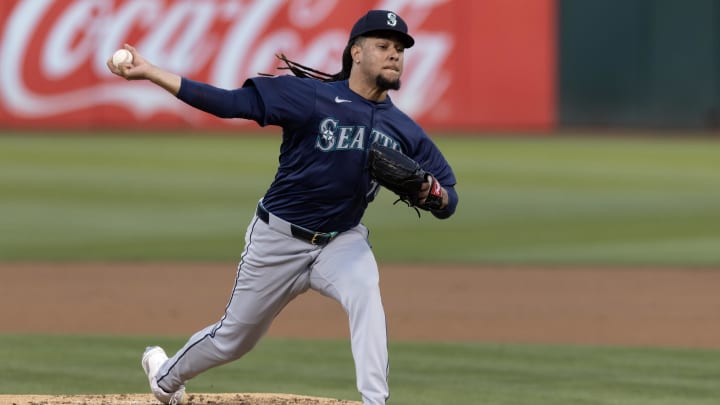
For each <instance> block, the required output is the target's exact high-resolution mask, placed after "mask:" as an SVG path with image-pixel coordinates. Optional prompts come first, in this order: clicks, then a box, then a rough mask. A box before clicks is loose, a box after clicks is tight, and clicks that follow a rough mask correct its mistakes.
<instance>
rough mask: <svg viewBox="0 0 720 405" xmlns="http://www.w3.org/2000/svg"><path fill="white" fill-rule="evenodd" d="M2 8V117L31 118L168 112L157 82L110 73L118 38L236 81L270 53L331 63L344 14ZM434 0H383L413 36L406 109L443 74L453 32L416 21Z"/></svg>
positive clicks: (211, 77) (433, 98)
mask: <svg viewBox="0 0 720 405" xmlns="http://www.w3.org/2000/svg"><path fill="white" fill-rule="evenodd" d="M11 3H12V4H14V6H5V7H3V8H2V10H7V11H2V12H3V13H8V14H7V15H6V16H3V20H2V21H4V25H3V27H2V31H3V32H2V43H1V44H0V95H1V98H2V101H3V103H4V104H5V108H6V109H7V110H8V111H9V112H10V113H11V114H12V115H14V116H17V117H21V118H25V119H32V118H44V117H52V116H55V115H59V114H64V113H69V112H77V111H81V110H85V109H89V108H94V107H97V106H114V107H120V108H124V109H127V110H128V111H131V112H132V113H133V115H134V116H135V117H136V118H137V119H140V120H144V119H149V118H150V117H151V116H153V115H155V114H157V113H160V112H170V113H172V114H175V115H177V116H179V117H183V118H184V119H188V118H187V114H182V113H180V111H181V109H182V108H183V107H182V103H174V102H168V95H167V94H166V93H165V92H164V90H162V89H160V88H158V87H156V86H153V85H151V84H149V83H144V84H143V83H138V84H133V85H128V84H127V83H124V82H122V81H121V80H120V79H119V78H117V77H114V76H112V75H111V74H110V73H109V72H108V71H107V68H106V66H105V62H106V60H107V58H108V57H109V56H110V55H111V54H112V53H113V52H114V51H115V50H116V49H117V48H118V47H120V46H121V45H122V44H123V43H126V42H128V43H131V44H133V45H134V46H135V47H136V48H137V49H138V50H139V51H140V52H141V54H143V56H145V57H146V59H148V60H150V61H151V62H153V63H155V64H157V65H159V66H162V67H163V68H166V69H167V70H170V71H173V72H175V73H178V74H180V75H183V76H187V77H190V78H193V79H196V80H200V81H205V82H208V83H211V84H213V85H216V86H219V87H223V88H236V87H239V86H240V85H242V83H243V82H244V80H245V79H246V78H247V77H251V76H255V75H257V73H258V72H274V71H275V67H276V66H277V64H278V63H277V60H276V59H275V54H277V53H279V52H283V53H285V54H287V55H288V56H289V57H290V58H291V59H294V60H297V61H300V62H301V63H303V64H305V65H308V66H313V67H315V68H317V69H319V70H323V71H326V72H330V73H335V72H337V71H338V70H339V69H340V55H341V53H342V50H343V48H344V46H345V44H346V42H347V35H348V32H349V29H350V26H351V24H352V23H353V22H354V20H355V19H356V18H357V17H358V15H360V14H361V13H363V12H364V10H360V9H358V11H357V12H355V13H352V14H349V12H348V11H346V10H343V9H342V7H343V6H341V2H340V1H339V0H314V1H313V0H292V1H282V0H258V1H241V0H238V1H233V0H196V1H181V0H177V1H170V0H165V1H162V0H148V1H131V0H117V1H109V0H108V1H94V0H72V1H71V0H58V1H54V0H32V1H14V2H12V1H11ZM443 3H446V1H445V0H425V1H421V2H418V1H412V0H387V1H379V2H377V4H375V5H374V6H373V8H382V9H391V10H394V11H396V12H397V13H398V14H400V15H402V16H403V18H404V19H405V20H406V21H407V22H408V25H409V26H410V30H411V33H412V35H413V36H414V37H415V38H416V40H417V45H416V46H415V47H413V48H412V49H410V50H408V52H407V53H406V68H405V73H404V76H403V89H402V90H401V91H400V92H398V93H396V94H394V95H393V99H394V100H395V102H396V103H397V104H398V105H399V106H400V107H401V108H402V109H403V110H405V111H406V112H407V113H408V114H410V115H413V116H416V117H417V116H420V115H422V114H423V113H425V112H426V111H428V110H430V109H432V108H433V105H434V104H435V103H437V102H438V101H439V100H440V98H441V97H442V96H443V95H444V93H445V92H446V90H447V88H448V86H449V84H450V80H451V78H450V77H449V75H448V74H447V73H446V72H444V71H443V65H444V64H445V63H446V59H447V57H448V55H449V53H450V51H451V49H452V46H453V40H452V38H451V36H450V35H449V34H447V33H444V32H426V31H423V29H422V24H423V23H424V22H425V21H426V20H427V19H429V18H430V17H431V15H432V11H433V9H434V8H436V7H438V6H440V5H442V4H443Z"/></svg>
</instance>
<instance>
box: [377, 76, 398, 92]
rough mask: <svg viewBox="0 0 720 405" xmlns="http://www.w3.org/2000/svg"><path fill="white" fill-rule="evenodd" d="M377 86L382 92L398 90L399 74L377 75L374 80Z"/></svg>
mask: <svg viewBox="0 0 720 405" xmlns="http://www.w3.org/2000/svg"><path fill="white" fill-rule="evenodd" d="M375 82H376V84H377V86H378V87H379V88H381V89H383V90H400V84H401V83H400V73H398V72H395V73H391V74H383V73H381V74H379V75H378V76H377V78H376V79H375Z"/></svg>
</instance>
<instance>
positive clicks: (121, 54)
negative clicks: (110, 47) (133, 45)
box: [112, 49, 133, 67]
mask: <svg viewBox="0 0 720 405" xmlns="http://www.w3.org/2000/svg"><path fill="white" fill-rule="evenodd" d="M132 61H133V56H132V53H130V51H128V50H127V49H118V50H117V51H115V53H114V54H113V56H112V63H113V65H115V67H118V66H119V65H120V64H121V63H132Z"/></svg>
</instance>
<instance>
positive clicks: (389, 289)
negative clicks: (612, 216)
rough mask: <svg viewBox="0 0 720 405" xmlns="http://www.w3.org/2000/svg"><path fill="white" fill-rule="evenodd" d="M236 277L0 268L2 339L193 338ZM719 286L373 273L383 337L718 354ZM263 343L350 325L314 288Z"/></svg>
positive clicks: (505, 270) (626, 274) (211, 270)
mask: <svg viewBox="0 0 720 405" xmlns="http://www.w3.org/2000/svg"><path fill="white" fill-rule="evenodd" d="M234 276H235V264H233V263H211V264H200V263H191V264H187V263H185V264H173V263H163V264H147V263H125V264H119V263H94V264H29V263H22V264H0V279H1V280H2V294H0V307H2V308H13V310H12V311H0V333H7V332H19V333H28V332H29V333H72V334H77V333H108V334H176V335H187V336H190V334H192V333H193V332H195V331H196V330H198V329H200V328H202V327H204V326H206V325H208V324H211V323H213V322H215V321H216V320H217V319H219V317H220V316H221V315H222V311H223V309H224V307H225V305H226V303H227V300H228V298H229V295H230V290H231V288H232V283H233V280H234ZM718 285H720V271H715V270H700V269H600V268H588V269H572V268H518V267H497V268H473V267H464V266H455V267H448V266H446V267H442V268H439V267H431V266H389V265H385V266H382V265H381V289H382V294H383V303H384V306H385V309H386V312H387V317H388V331H389V335H390V339H391V341H392V340H395V341H399V340H433V341H437V340H446V341H492V342H514V343H560V344H563V343H572V344H599V345H637V346H674V347H696V348H718V347H720V294H718V292H717V286H718ZM28 297H32V298H33V299H28ZM39 297H42V299H39ZM178 297H181V298H178ZM188 297H192V299H187V298H188ZM20 304H21V305H20ZM269 336H273V337H291V338H347V337H348V328H347V320H346V317H345V313H344V312H343V310H342V308H341V307H340V306H339V305H338V304H337V303H335V302H333V301H331V300H330V299H328V298H325V297H323V296H321V295H319V294H317V293H315V292H312V291H311V292H308V293H307V294H304V295H302V296H301V297H299V298H298V299H296V300H295V301H294V302H292V303H290V305H289V306H288V307H287V308H286V309H285V311H283V313H281V314H280V316H279V317H278V318H277V320H276V321H275V323H274V324H273V326H272V328H271V329H270V332H269ZM203 395H206V396H208V397H205V396H203ZM212 395H216V394H196V397H195V398H196V399H195V400H196V401H197V402H195V403H203V404H204V403H212V402H208V401H213V400H215V401H216V402H215V403H222V404H231V403H232V404H235V403H237V404H323V405H324V404H340V403H343V402H338V401H334V402H333V400H327V399H318V398H307V397H286V396H275V399H273V400H271V401H269V400H267V398H258V397H252V396H247V395H250V394H232V395H230V396H229V397H224V398H220V397H217V398H215V399H209V398H210V397H209V396H212ZM265 395H273V394H265ZM244 396H245V397H244ZM121 397H122V398H125V399H124V400H128V401H130V402H132V403H143V402H136V401H135V400H136V399H137V398H134V397H132V396H127V395H125V396H121ZM121 397H112V398H107V397H106V396H96V397H94V398H88V397H84V398H82V399H81V402H73V400H69V402H59V401H60V400H59V399H58V397H48V398H46V399H42V397H36V399H37V400H29V399H28V398H27V397H23V398H20V399H18V400H19V401H20V402H14V401H12V402H4V401H6V400H9V398H5V397H0V404H2V403H37V404H55V403H69V404H72V403H88V404H96V403H97V404H103V403H122V402H119V401H121V400H123V399H122V398H121ZM128 398H129V399H128ZM142 398H145V399H146V400H150V398H149V396H148V395H143V396H142ZM53 401H55V402H53ZM273 401H274V402H273ZM293 401H294V402H293ZM303 401H305V402H303ZM307 401H311V402H307ZM312 401H316V402H312Z"/></svg>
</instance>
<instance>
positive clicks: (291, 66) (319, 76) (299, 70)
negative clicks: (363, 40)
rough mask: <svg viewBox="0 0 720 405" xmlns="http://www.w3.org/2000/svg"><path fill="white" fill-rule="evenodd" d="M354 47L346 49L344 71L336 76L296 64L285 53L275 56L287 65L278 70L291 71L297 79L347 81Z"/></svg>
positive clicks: (349, 45)
mask: <svg viewBox="0 0 720 405" xmlns="http://www.w3.org/2000/svg"><path fill="white" fill-rule="evenodd" d="M353 45H354V42H351V43H349V44H347V46H346V47H345V50H344V51H343V55H342V70H341V71H339V72H338V73H335V74H334V75H332V74H329V73H325V72H321V71H319V70H317V69H313V68H311V67H307V66H305V65H301V64H299V63H297V62H294V61H292V60H290V59H288V58H287V56H285V54H283V53H281V54H279V55H275V57H277V58H278V59H280V60H281V61H282V62H283V63H284V64H285V66H280V67H278V69H280V70H289V71H291V72H292V73H293V74H294V75H295V76H297V77H303V78H311V79H315V80H320V81H323V82H337V81H340V80H347V79H348V78H349V77H350V69H351V68H352V55H351V54H350V48H352V46H353ZM260 75H262V76H273V75H272V74H269V73H260Z"/></svg>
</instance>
